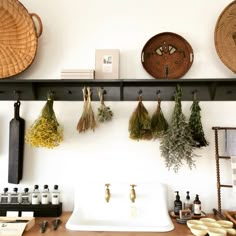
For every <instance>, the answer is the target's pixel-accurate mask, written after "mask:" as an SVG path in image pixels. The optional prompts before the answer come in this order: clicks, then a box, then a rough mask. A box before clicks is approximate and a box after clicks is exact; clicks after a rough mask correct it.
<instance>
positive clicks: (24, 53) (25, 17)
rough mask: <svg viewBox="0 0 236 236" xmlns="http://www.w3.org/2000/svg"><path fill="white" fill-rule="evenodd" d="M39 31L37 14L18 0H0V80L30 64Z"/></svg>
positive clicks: (17, 72)
mask: <svg viewBox="0 0 236 236" xmlns="http://www.w3.org/2000/svg"><path fill="white" fill-rule="evenodd" d="M33 18H34V19H37V21H38V24H37V26H38V27H36V26H35V22H34V20H33ZM41 34H42V22H41V19H40V17H39V16H38V15H37V14H35V13H31V14H30V13H29V12H28V11H27V9H26V8H25V7H24V6H23V5H22V4H21V3H20V2H19V1H18V0H0V79H3V78H7V77H10V76H14V75H16V74H19V73H21V72H22V71H24V70H25V69H26V68H28V67H29V66H30V65H31V64H32V62H33V60H34V58H35V55H36V51H37V47H38V37H40V35H41Z"/></svg>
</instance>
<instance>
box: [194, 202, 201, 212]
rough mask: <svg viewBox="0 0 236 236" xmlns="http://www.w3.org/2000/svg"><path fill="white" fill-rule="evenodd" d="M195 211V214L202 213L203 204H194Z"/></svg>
mask: <svg viewBox="0 0 236 236" xmlns="http://www.w3.org/2000/svg"><path fill="white" fill-rule="evenodd" d="M193 213H194V215H201V213H202V212H201V204H196V203H195V204H193Z"/></svg>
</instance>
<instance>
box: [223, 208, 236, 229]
mask: <svg viewBox="0 0 236 236" xmlns="http://www.w3.org/2000/svg"><path fill="white" fill-rule="evenodd" d="M224 214H225V216H226V218H227V219H228V220H230V221H231V222H233V223H234V227H236V211H225V212H224Z"/></svg>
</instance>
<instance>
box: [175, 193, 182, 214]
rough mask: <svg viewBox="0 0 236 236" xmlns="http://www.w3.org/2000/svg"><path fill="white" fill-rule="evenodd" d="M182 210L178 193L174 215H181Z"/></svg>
mask: <svg viewBox="0 0 236 236" xmlns="http://www.w3.org/2000/svg"><path fill="white" fill-rule="evenodd" d="M180 210H182V202H181V200H180V196H179V192H178V191H176V199H175V201H174V213H175V215H179V211H180Z"/></svg>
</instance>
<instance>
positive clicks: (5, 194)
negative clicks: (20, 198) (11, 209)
mask: <svg viewBox="0 0 236 236" xmlns="http://www.w3.org/2000/svg"><path fill="white" fill-rule="evenodd" d="M8 203H9V193H8V188H4V189H3V193H2V194H1V197H0V204H8Z"/></svg>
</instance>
